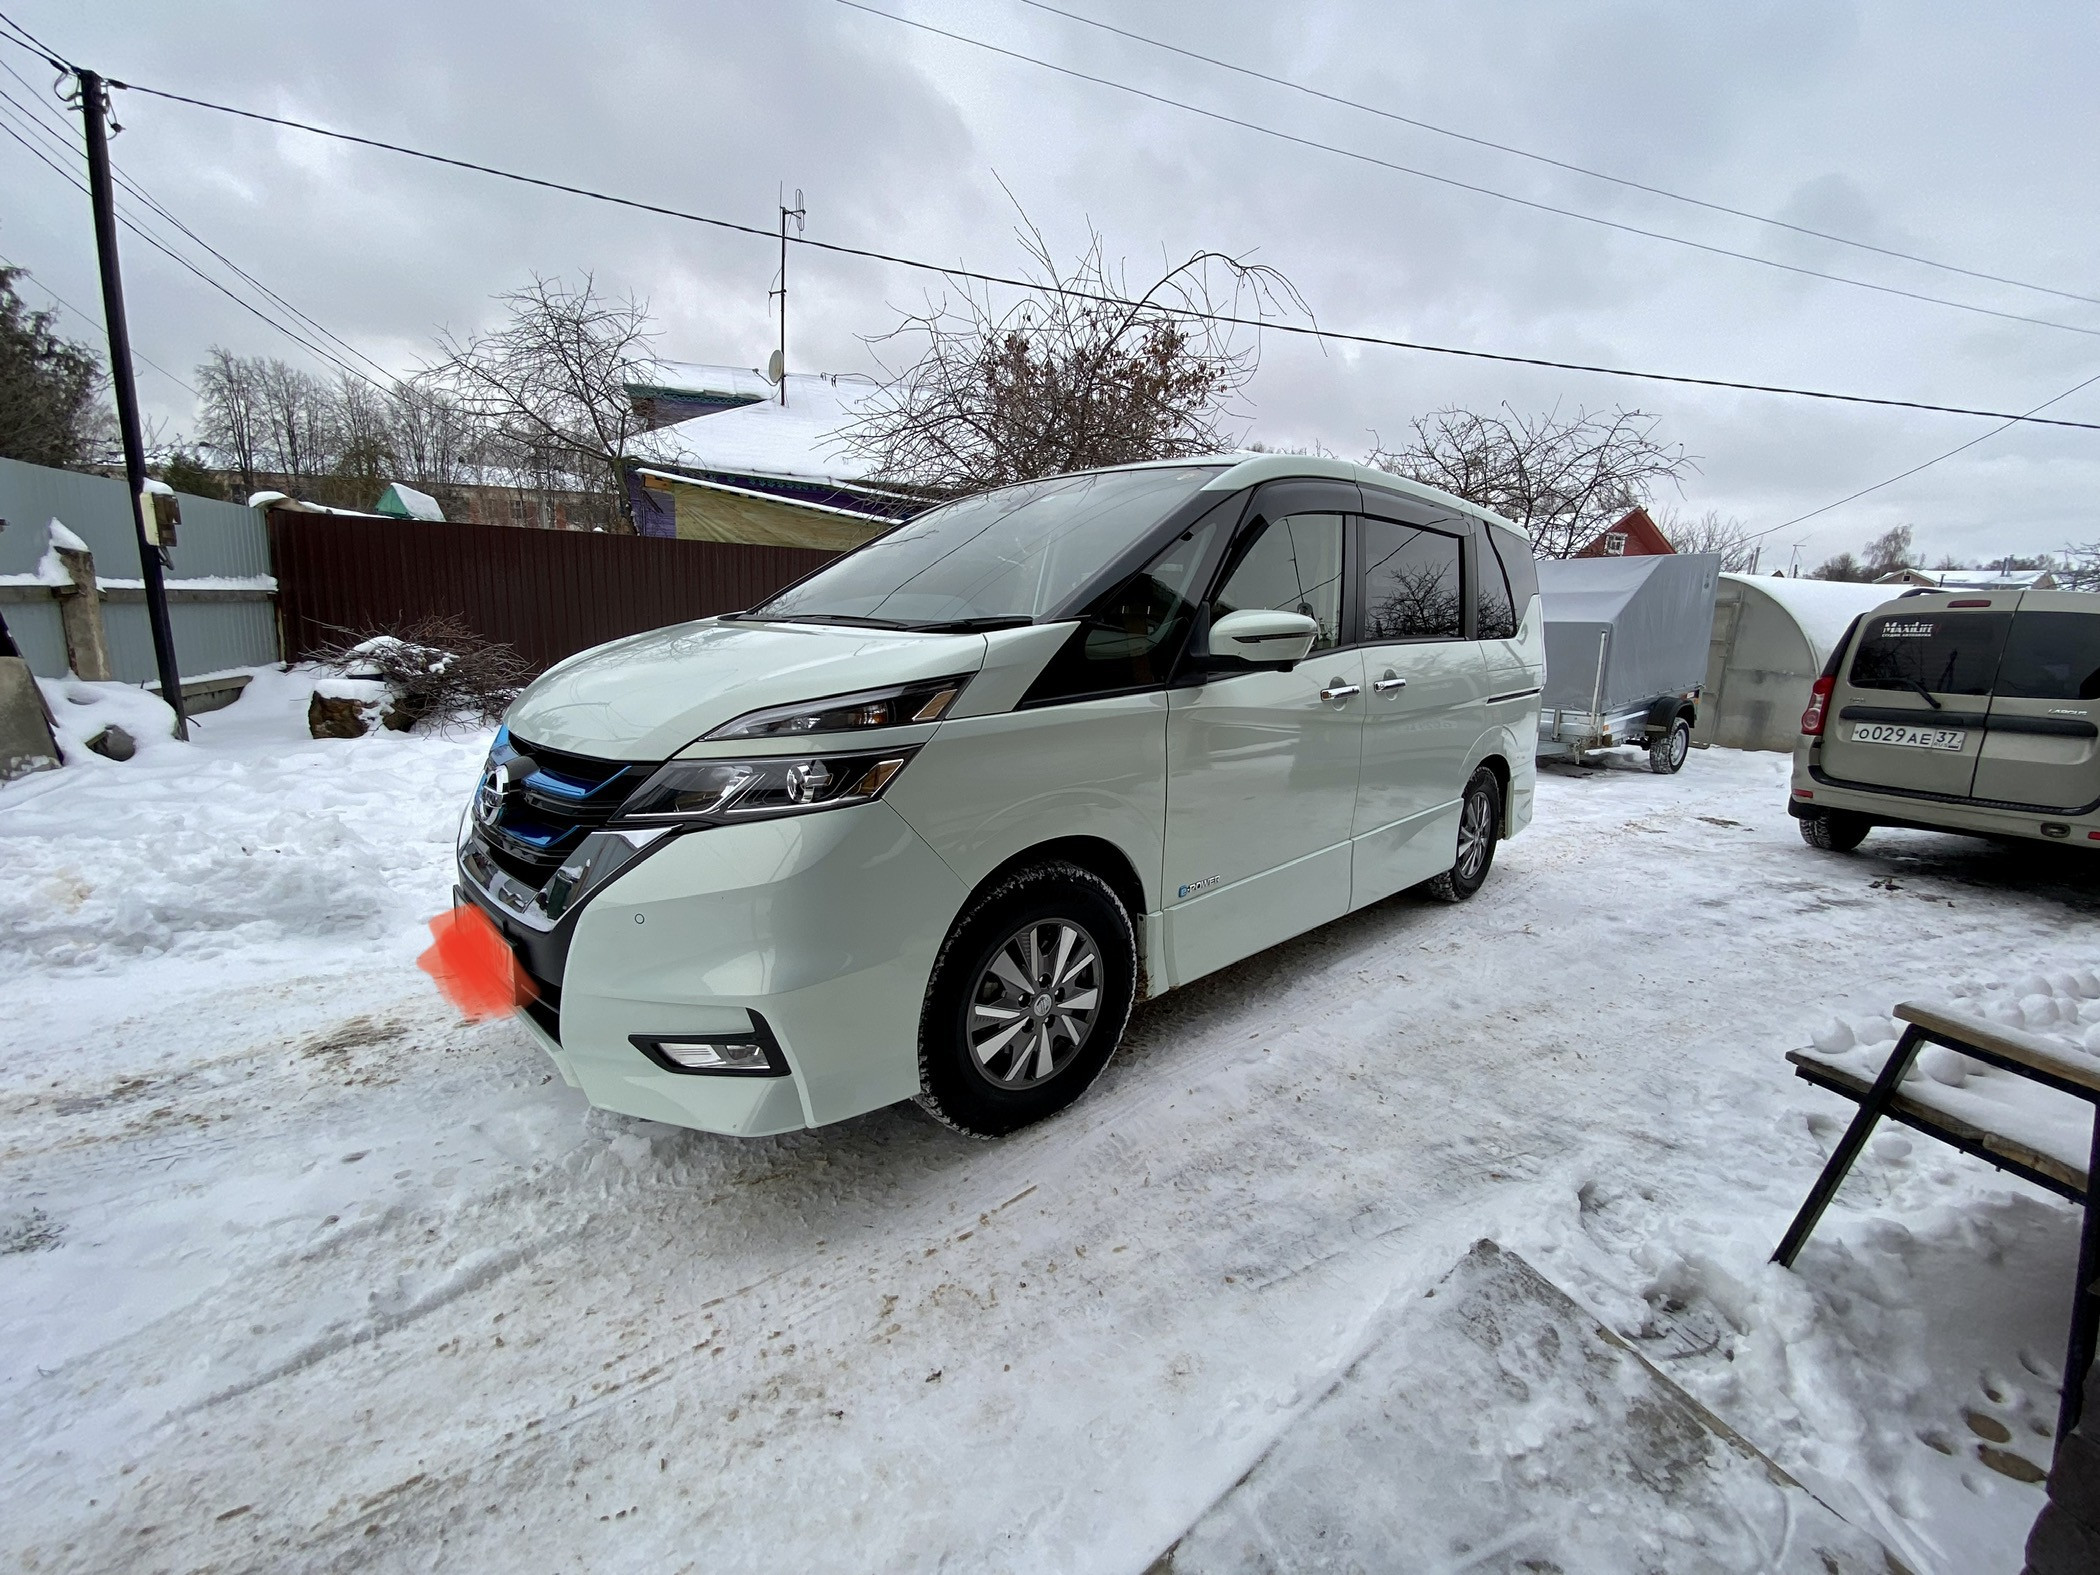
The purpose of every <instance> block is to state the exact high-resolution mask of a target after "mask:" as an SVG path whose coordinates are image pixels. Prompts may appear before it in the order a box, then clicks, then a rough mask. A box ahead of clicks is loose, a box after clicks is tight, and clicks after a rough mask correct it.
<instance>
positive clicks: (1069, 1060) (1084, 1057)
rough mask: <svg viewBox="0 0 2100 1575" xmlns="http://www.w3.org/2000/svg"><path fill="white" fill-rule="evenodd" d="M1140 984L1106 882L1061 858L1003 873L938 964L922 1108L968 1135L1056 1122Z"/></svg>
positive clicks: (1115, 1033)
mask: <svg viewBox="0 0 2100 1575" xmlns="http://www.w3.org/2000/svg"><path fill="white" fill-rule="evenodd" d="M1136 984H1137V938H1136V935H1135V932H1134V931H1133V929H1132V927H1131V922H1130V914H1129V912H1128V910H1127V909H1125V908H1124V906H1123V903H1122V901H1121V899H1120V898H1118V897H1117V896H1116V894H1115V892H1114V890H1113V889H1111V888H1110V886H1109V884H1108V882H1106V881H1104V880H1102V879H1101V877H1100V876H1098V875H1096V874H1094V873H1093V872H1092V871H1091V870H1086V869H1081V868H1080V867H1079V866H1078V865H1076V864H1067V863H1064V862H1062V861H1058V862H1054V863H1046V864H1039V865H1034V866H1031V867H1029V868H1027V869H1021V870H1017V871H1015V872H1014V873H1012V874H1010V875H1007V876H1005V877H1003V878H1002V879H1000V880H999V881H998V883H997V884H995V885H994V886H992V887H991V888H990V889H989V890H988V891H985V892H983V893H981V894H980V895H978V896H977V897H975V898H973V899H972V900H971V902H970V903H969V905H968V906H967V907H965V908H964V909H963V911H962V913H961V915H960V916H959V917H958V918H957V919H956V921H955V925H954V927H953V928H952V929H951V930H949V932H948V939H947V940H946V941H945V942H943V943H942V945H941V951H940V955H939V957H937V958H936V959H935V960H934V964H933V977H932V980H931V981H930V982H929V984H928V985H927V989H926V1005H925V1009H924V1010H923V1012H922V1013H921V1014H920V1019H919V1088H920V1093H919V1103H920V1104H921V1105H922V1106H924V1107H925V1109H926V1110H927V1111H929V1112H930V1113H931V1114H932V1115H934V1116H935V1117H937V1118H938V1119H940V1120H941V1121H944V1122H946V1123H947V1124H948V1125H949V1126H951V1127H954V1128H955V1129H956V1130H957V1131H958V1132H964V1133H967V1134H969V1135H970V1136H972V1137H1004V1136H1005V1135H1006V1134H1007V1133H1009V1132H1013V1131H1017V1130H1018V1129H1019V1128H1021V1127H1025V1126H1027V1125H1028V1124H1029V1123H1031V1122H1035V1121H1041V1120H1042V1119H1043V1118H1044V1117H1046V1116H1050V1115H1055V1114H1056V1113H1057V1112H1058V1111H1060V1110H1062V1109H1064V1108H1065V1106H1067V1105H1069V1104H1070V1103H1072V1101H1073V1100H1075V1099H1077V1098H1078V1097H1079V1096H1080V1095H1081V1094H1083V1093H1085V1092H1086V1090H1087V1086H1088V1085H1089V1084H1091V1083H1092V1082H1093V1081H1094V1079H1095V1078H1096V1077H1098V1076H1100V1074H1101V1069H1102V1068H1103V1067H1104V1066H1106V1065H1107V1064H1108V1058H1109V1057H1110V1056H1111V1055H1113V1054H1114V1053H1115V1049H1116V1045H1117V1044H1118V1043H1119V1042H1120V1041H1121V1039H1122V1037H1123V1028H1124V1025H1125V1024H1126V1023H1128V1022H1129V1020H1130V1004H1131V1000H1132V997H1133V995H1134V993H1135V990H1136Z"/></svg>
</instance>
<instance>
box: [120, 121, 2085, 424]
mask: <svg viewBox="0 0 2100 1575" xmlns="http://www.w3.org/2000/svg"><path fill="white" fill-rule="evenodd" d="M110 86H112V87H117V88H123V89H125V90H127V91H129V92H133V93H144V94H148V95H150V96H151V97H154V98H160V99H166V100H168V101H169V102H171V103H176V104H188V105H190V106H191V107H193V108H196V109H208V110H212V111H214V112H216V113H218V114H222V115H233V116H237V117H239V118H240V119H243V120H253V121H258V122H260V123H262V124H264V125H270V126H283V127H285V128H287V129H289V130H292V131H304V132H310V133H312V134H313V135H315V136H320V137H329V138H333V139H334V140H336V141H338V142H348V143H353V144H356V145H357V146H360V147H367V148H377V149H380V150H381V151H383V152H387V153H398V154H401V155H402V156H404V157H406V158H412V159H420V160H422V161H424V162H426V163H430V164H441V165H445V166H447V167H449V168H452V169H461V170H470V171H472V172H474V173H475V174H479V175H490V176H494V177H495V178H497V179H499V180H507V181H512V182H515V183H516V184H518V185H521V186H533V187H537V188H539V189H540V190H543V191H558V192H562V193H565V194H566V195H568V196H572V197H584V198H588V199H589V200H591V201H593V202H603V203H609V204H611V205H612V206H614V207H619V208H628V209H632V210H634V211H636V212H639V213H653V214H656V215H658V216H659V217H663V218H670V219H679V220H682V221H684V222H686V223H689V224H702V225H707V226H709V227H710V228H713V229H719V230H727V231H729V232H731V233H732V234H738V235H751V236H756V237H758V238H759V239H761V240H764V241H766V242H768V243H770V244H774V245H777V244H779V240H780V236H779V234H778V232H777V230H774V229H765V228H761V227H759V226H757V225H754V224H740V223H738V222H737V221H735V220H733V219H719V218H715V217H713V216H711V215H708V214H702V213H691V212H687V211H686V210H684V209H681V208H673V207H669V206H666V205H665V204H663V203H656V202H645V201H643V200H641V199H639V198H635V197H622V196H617V195H615V194H613V193H611V192H605V191H598V190H594V189H593V188H591V187H588V186H576V185H571V184H570V183H568V182H566V181H557V180H549V179H547V178H545V177H544V176H539V175H525V174H520V173H519V172H517V171H515V170H506V169H502V168H499V167H498V166H496V165H493V164H479V163H476V162H474V161H473V160H471V159H461V158H454V157H452V156H451V155H449V154H443V153H431V152H429V151H427V150H425V149H422V148H412V147H408V146H406V145H404V144H402V143H398V142H385V141H382V140H380V139H379V138H377V137H366V136H360V135H359V134H357V133H355V132H349V131H336V130H333V129H331V128H329V127H326V126H316V125H314V124H312V123H311V122H308V121H303V120H291V119H288V118H286V117H285V116H282V115H266V114H264V113H263V112H262V111H260V110H254V109H240V108H237V107H235V106H233V105H231V104H219V103H215V102H213V101H212V100H210V99H202V98H195V97H192V96H190V95H188V94H185V93H176V92H173V91H171V90H169V89H166V88H154V87H146V86H143V85H141V84H139V83H136V82H112V83H111V84H110ZM788 240H789V242H790V243H791V244H793V245H796V246H808V247H812V248H814V249H816V250H818V251H824V252H830V253H832V254H834V255H836V256H841V257H859V258H864V259H867V260H869V261H872V262H884V263H894V264H896V265H897V266H898V267H901V268H912V269H916V270H918V271H919V272H922V273H936V274H941V275H943V276H945V277H948V278H953V279H971V280H975V281H977V282H978V283H981V284H996V285H1005V286H1008V287H1011V288H1014V289H1019V290H1036V291H1042V292H1044V293H1046V294H1052V295H1062V296H1067V297H1070V298H1072V299H1075V300H1086V301H1096V302H1099V303H1101V304H1103V305H1106V306H1121V307H1135V306H1139V305H1140V304H1141V303H1139V302H1137V301H1133V300H1130V299H1129V298H1127V297H1124V296H1118V295H1108V294H1105V293H1102V292H1098V291H1091V290H1075V289H1073V288H1071V287H1070V286H1068V285H1057V284H1044V283H1042V282H1041V281H1039V280H1033V279H1021V278H1015V277H1013V276H1011V275H1007V274H996V273H984V272H980V271H979V270H976V269H972V268H964V267H961V266H960V265H950V264H944V263H931V262H926V261H924V260H923V259H921V258H916V257H904V256H900V255H898V254H896V253H894V252H881V251H876V250H873V249H872V248H869V247H864V246H846V245H842V244H841V243H839V242H837V241H824V240H818V239H816V238H815V237H814V236H807V235H790V236H789V237H788ZM1176 310H1177V312H1178V314H1179V315H1182V316H1186V317H1190V318H1194V319H1196V320H1198V321H1201V322H1211V323H1218V324H1222V325H1227V326H1234V327H1241V328H1253V329H1257V330H1260V331H1263V332H1267V333H1272V334H1289V335H1293V336H1297V337H1302V338H1309V339H1319V340H1332V341H1334V342H1336V343H1340V344H1361V345H1378V346H1382V347H1384V348H1386V349H1392V350H1414V351H1419V352H1422V353H1423V354H1427V355H1448V356H1457V357H1460V358H1462V359H1465V360H1473V361H1494V362H1499V363H1503V364H1506V365H1510V366H1531V367H1539V368H1542V369H1545V370H1548V371H1557V372H1588V373H1593V374H1595V375H1597V376H1600V377H1624V378H1633V379H1637V380H1640V381H1643V382H1651V383H1672V384H1679V385H1683V386H1686V387H1692V388H1719V389H1729V390H1733V391H1735V392H1738V393H1749V394H1774V395H1781V396H1785V397H1788V398H1794V399H1821V400H1828V401H1832V402H1835V403H1838V404H1848V405H1875V406H1883V407H1887V408H1890V409H1896V410H1924V411H1931V412H1934V413H1937V414H1940V415H1952V416H1980V417H1983V418H1984V419H1986V420H1992V421H2030V422H2033V423H2034V424H2035V425H2037V426H2056V427H2072V428H2077V429H2079V430H2082V431H2089V432H2100V422H2091V421H2067V420H2062V419H2048V418H2042V417H2035V416H2025V415H2013V414H2011V413H2010V412H2007V411H2003V410H1978V409H1972V408H1970V407H1968V406H1964V405H1940V404H1932V403H1929V402H1927V401H1924V400H1915V399H1887V398H1880V397H1876V396H1874V395H1870V394H1841V393H1835V392H1832V391H1830V390H1827V389H1814V388H1793V387H1789V386H1786V385H1783V384H1775V383H1750V382H1743V381H1739V380H1736V379H1732V378H1721V377H1692V376H1688V375H1684V374H1680V373H1674V372H1645V371H1638V370H1635V369H1633V368H1629V367H1615V366H1598V365H1594V364H1591V363H1587V362H1581V361H1556V360H1551V359H1549V358H1547V357H1544V356H1527V355H1514V354H1510V353H1507V352H1504V351H1495V350H1467V349H1461V348H1459V347H1457V346H1454V345H1438V344H1429V343H1426V342H1423V341H1419V340H1412V339H1398V338H1393V337H1390V336H1387V335H1382V334H1367V333H1350V332H1344V331H1340V330H1336V329H1330V328H1322V327H1319V326H1318V325H1317V324H1312V325H1306V324H1298V323H1284V322H1277V321H1274V320H1271V319H1267V318H1260V317H1241V316H1238V315H1236V314H1234V313H1230V312H1206V311H1196V310H1184V309H1180V308H1177V309H1176Z"/></svg>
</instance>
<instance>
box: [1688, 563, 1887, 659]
mask: <svg viewBox="0 0 2100 1575" xmlns="http://www.w3.org/2000/svg"><path fill="white" fill-rule="evenodd" d="M1721 578H1722V579H1724V580H1734V581H1736V582H1737V583H1738V584H1741V585H1749V586H1753V587H1755V588H1756V589H1758V590H1760V591H1762V592H1764V593H1765V595H1767V596H1769V597H1771V598H1772V600H1773V601H1775V602H1777V603H1779V605H1780V606H1781V607H1782V608H1784V609H1785V610H1786V612H1787V615H1788V616H1789V617H1791V618H1792V619H1793V620H1794V622H1795V623H1797V624H1799V625H1800V626H1801V632H1802V633H1803V634H1805V635H1807V636H1808V643H1809V646H1810V648H1811V649H1812V650H1814V652H1815V653H1816V660H1817V661H1818V662H1820V661H1822V660H1823V659H1824V658H1825V657H1827V656H1828V655H1829V654H1830V649H1831V647H1832V646H1834V645H1836V644H1837V643H1838V641H1839V640H1841V639H1843V638H1844V635H1845V628H1846V626H1847V625H1848V624H1850V623H1851V622H1852V620H1853V619H1854V618H1856V617H1857V616H1859V614H1861V613H1863V612H1870V611H1872V610H1873V609H1874V608H1876V607H1879V606H1880V605H1881V604H1882V603H1883V602H1888V601H1894V600H1895V599H1896V598H1897V597H1898V596H1900V595H1902V594H1903V592H1902V589H1901V588H1900V587H1898V586H1892V585H1858V584H1854V583H1852V582H1850V581H1846V580H1790V579H1786V578H1784V577H1783V576H1780V575H1759V574H1724V575H1722V576H1721Z"/></svg>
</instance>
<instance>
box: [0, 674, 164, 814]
mask: <svg viewBox="0 0 2100 1575" xmlns="http://www.w3.org/2000/svg"><path fill="white" fill-rule="evenodd" d="M36 682H37V687H38V688H39V689H41V690H43V692H44V707H45V709H46V710H48V711H49V712H50V713H51V732H52V736H53V737H55V738H56V739H57V740H58V747H59V750H60V752H61V753H62V754H63V755H64V756H65V762H66V765H67V766H68V767H72V766H79V767H81V768H82V769H83V770H89V771H97V770H100V771H115V770H122V769H123V765H122V764H120V763H119V762H117V761H114V760H105V759H103V757H102V756H100V755H98V754H96V753H95V752H94V751H93V750H91V749H89V748H88V741H89V740H90V739H93V738H96V737H99V736H100V735H101V733H102V732H103V730H104V729H106V728H110V727H121V728H122V729H123V730H124V731H125V732H127V733H129V734H130V735H131V738H132V741H133V742H134V743H135V744H137V745H138V754H137V755H134V756H133V757H132V758H133V759H135V760H136V759H144V758H146V757H148V756H150V755H153V754H156V753H159V752H162V751H165V750H179V749H180V748H181V747H182V746H181V745H180V744H178V743H176V741H175V712H174V710H173V709H172V708H171V707H170V706H169V705H168V703H167V702H166V701H165V700H163V699H161V697H160V696H159V695H157V694H153V693H151V692H150V691H148V690H145V689H141V688H139V687H138V686H137V685H135V684H119V683H89V682H88V681H87V680H86V679H84V678H39V679H38V680H37V681H36ZM0 802H4V800H0Z"/></svg>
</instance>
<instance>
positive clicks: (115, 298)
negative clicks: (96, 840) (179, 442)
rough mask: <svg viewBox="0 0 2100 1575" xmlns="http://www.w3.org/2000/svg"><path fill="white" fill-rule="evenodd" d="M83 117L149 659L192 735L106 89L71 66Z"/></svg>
mask: <svg viewBox="0 0 2100 1575" xmlns="http://www.w3.org/2000/svg"><path fill="white" fill-rule="evenodd" d="M73 77H74V80H75V81H77V82H78V83H79V84H80V118H81V120H82V121H83V122H85V124H86V128H87V156H88V200H89V202H91V203H92V204H93V205H94V209H95V255H96V258H97V260H98V261H99V262H100V263H101V265H102V318H103V321H104V322H106V323H107V324H108V325H109V380H110V383H111V386H112V388H113V390H114V392H115V394H116V396H117V426H118V428H119V430H120V431H121V432H122V433H123V436H124V483H125V489H126V490H127V491H128V492H130V494H131V527H132V529H133V530H134V531H135V532H136V533H137V534H138V542H139V577H140V578H141V579H142V580H143V581H144V582H145V586H146V621H147V622H148V623H149V624H151V625H152V628H153V660H154V665H155V666H157V667H158V668H159V669H160V697H161V699H163V700H165V701H167V703H168V704H169V706H171V707H172V708H173V709H174V712H175V736H176V737H177V738H182V739H187V738H188V737H189V736H190V724H189V719H188V717H186V716H185V715H184V714H183V709H182V673H181V671H180V670H179V669H178V668H177V667H176V665H175V631H174V629H173V628H172V627H171V626H170V625H169V623H168V588H167V585H166V583H165V582H164V580H163V578H162V576H161V563H160V548H159V547H157V546H155V545H154V544H153V543H152V542H151V541H150V540H148V539H147V535H146V516H145V512H144V506H143V502H142V499H143V495H144V493H145V490H146V445H145V441H144V439H143V438H142V437H141V436H140V434H139V396H138V389H137V387H136V386H135V385H134V384H133V382H132V378H131V331H130V330H129V329H128V328H127V327H126V326H125V323H124V280H123V277H122V276H121V275H120V274H119V273H118V271H117V216H116V210H115V208H114V206H113V205H112V200H111V196H110V188H109V124H108V122H109V88H108V85H107V84H106V83H104V82H103V80H102V78H101V76H100V75H99V74H98V73H96V72H93V71H86V70H81V69H78V68H76V69H75V70H74V72H73Z"/></svg>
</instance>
